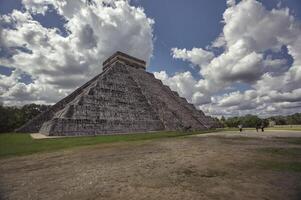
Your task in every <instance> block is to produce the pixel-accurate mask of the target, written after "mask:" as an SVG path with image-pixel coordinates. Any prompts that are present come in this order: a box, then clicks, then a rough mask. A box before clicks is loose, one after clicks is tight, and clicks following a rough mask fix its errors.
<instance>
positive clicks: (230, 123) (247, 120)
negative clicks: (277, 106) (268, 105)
mask: <svg viewBox="0 0 301 200" xmlns="http://www.w3.org/2000/svg"><path fill="white" fill-rule="evenodd" d="M220 122H221V123H222V124H223V125H224V126H225V127H238V125H239V124H242V125H243V126H244V127H256V126H258V125H262V124H263V125H264V126H265V127H268V126H269V124H270V123H271V124H274V125H297V124H301V113H295V114H293V115H287V116H282V115H278V116H272V117H268V118H260V117H258V116H256V115H245V116H240V117H229V118H227V119H226V118H225V117H224V116H222V118H221V119H220Z"/></svg>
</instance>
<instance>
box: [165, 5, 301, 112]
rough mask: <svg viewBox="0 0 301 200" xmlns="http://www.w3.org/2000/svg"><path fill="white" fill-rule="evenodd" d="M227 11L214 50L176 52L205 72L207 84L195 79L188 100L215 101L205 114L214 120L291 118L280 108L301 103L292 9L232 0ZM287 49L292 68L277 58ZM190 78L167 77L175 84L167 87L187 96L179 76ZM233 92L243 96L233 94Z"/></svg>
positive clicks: (299, 38)
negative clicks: (254, 116) (220, 117)
mask: <svg viewBox="0 0 301 200" xmlns="http://www.w3.org/2000/svg"><path fill="white" fill-rule="evenodd" d="M227 5H228V7H227V9H226V10H225V12H224V14H223V23H224V27H223V31H222V32H221V33H220V35H219V36H218V37H217V38H216V40H214V41H212V43H211V46H209V48H206V49H202V48H193V49H191V50H187V49H178V48H173V49H172V50H171V52H172V56H173V58H175V59H181V60H184V61H189V62H191V63H192V64H194V65H198V66H199V67H200V74H201V77H202V78H201V79H194V78H192V79H193V80H192V81H191V82H192V84H191V86H190V87H189V86H186V87H187V88H191V89H188V90H189V92H186V93H191V94H190V95H189V96H185V97H190V101H191V102H192V97H193V96H194V95H196V94H197V95H199V96H202V97H207V99H209V98H208V97H212V98H211V103H209V104H208V103H207V104H202V105H200V108H202V109H204V110H205V112H207V113H208V114H213V115H223V114H224V115H231V114H232V115H236V114H242V113H252V112H256V113H257V114H261V115H266V114H267V113H273V112H278V113H282V112H287V111H288V110H285V107H281V106H279V104H278V102H282V103H285V105H286V107H289V106H288V104H289V103H296V102H300V100H301V99H300V96H299V95H300V91H299V87H300V85H301V45H300V44H301V25H300V22H299V21H297V20H296V19H295V18H294V17H293V15H291V14H290V10H289V9H288V8H275V9H272V10H267V9H266V8H265V7H264V6H263V5H262V3H260V2H258V1H256V0H244V1H240V2H239V3H236V2H235V1H233V0H229V1H227ZM214 48H219V49H220V50H222V52H221V53H220V54H218V55H215V54H214V52H215V51H210V49H211V50H212V49H214ZM283 48H286V49H287V54H288V55H289V56H291V57H292V60H293V61H292V64H290V63H289V62H288V60H286V58H285V57H283V58H277V57H276V58H275V57H274V56H273V55H275V54H277V53H278V54H279V53H280V52H281V51H282V50H283ZM160 73H164V72H160ZM184 74H185V73H181V74H176V75H175V76H170V77H169V76H168V75H166V76H165V79H162V80H163V81H166V80H173V81H170V82H169V81H166V84H169V85H173V87H174V89H176V90H178V91H181V89H180V87H175V86H180V85H182V83H179V82H180V81H181V80H182V79H181V78H179V76H184ZM166 77H167V78H166ZM174 77H177V80H175V79H174ZM175 81H178V83H175ZM240 85H248V89H244V90H241V89H240V88H241V87H239V86H240ZM233 86H235V87H234V88H237V89H239V91H235V92H230V93H227V90H228V88H231V87H233ZM180 93H181V92H180ZM200 94H201V95H200ZM294 106H296V105H295V104H294ZM280 108H282V109H284V110H285V111H282V110H281V109H280ZM236 111H237V112H236ZM295 111H296V110H295Z"/></svg>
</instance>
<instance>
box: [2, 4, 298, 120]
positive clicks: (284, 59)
mask: <svg viewBox="0 0 301 200" xmlns="http://www.w3.org/2000/svg"><path fill="white" fill-rule="evenodd" d="M77 1H78V2H81V1H80V0H77ZM77 1H75V2H77ZM99 2H100V1H99ZM231 2H234V3H231ZM68 3H69V2H68ZM73 3H74V2H73ZM73 3H69V4H73ZM45 6H46V8H47V9H45ZM60 6H61V5H58V4H57V3H53V2H52V1H51V0H49V1H45V2H44V3H41V2H38V1H35V0H24V1H23V2H21V1H20V0H19V1H17V0H10V1H6V0H0V14H1V16H9V17H10V21H9V22H7V21H5V20H4V18H2V21H1V22H0V23H1V26H2V27H3V28H4V29H7V30H8V31H7V34H8V33H13V30H14V28H15V29H17V31H15V32H14V34H16V37H15V38H16V39H14V38H8V37H6V38H5V39H4V42H3V43H0V45H2V47H1V49H0V61H1V62H0V74H2V76H1V77H0V78H1V79H2V82H3V83H2V89H1V90H0V92H2V96H3V98H2V101H3V102H4V103H5V104H8V105H14V104H17V105H18V104H25V103H30V102H36V103H54V102H55V101H57V100H58V99H59V98H61V97H63V96H64V95H66V94H68V93H69V92H70V91H72V90H73V89H74V88H75V87H77V86H79V85H80V84H82V83H84V82H85V81H87V80H88V79H89V78H91V77H93V76H94V75H96V74H97V73H98V72H100V71H99V70H100V69H98V68H97V67H98V66H99V63H101V61H102V60H103V59H105V57H107V56H108V54H111V52H113V51H116V50H123V51H125V52H127V53H129V54H132V55H134V56H137V57H140V58H142V59H150V62H149V67H148V69H147V70H148V71H151V72H153V73H155V76H156V77H157V78H159V79H161V80H162V81H163V83H164V84H166V85H169V86H170V87H171V88H172V89H173V90H177V91H178V92H179V94H180V95H181V96H184V97H186V98H187V99H188V100H189V101H190V102H192V103H194V104H195V106H196V107H198V108H200V109H202V110H204V111H205V112H206V113H207V114H211V115H216V116H220V115H242V114H248V113H254V112H255V113H256V114H257V113H258V114H260V115H275V114H291V113H292V112H295V111H299V110H300V108H301V103H300V100H301V92H300V91H299V89H300V87H298V86H296V85H298V84H299V82H301V81H300V80H299V77H298V73H299V70H298V69H299V65H298V62H297V61H298V59H299V57H298V56H299V55H297V56H296V55H294V51H295V49H298V45H297V44H296V43H295V42H294V41H296V40H298V36H297V35H298V34H296V33H298V31H299V27H298V26H299V25H300V21H301V3H300V1H298V0H286V1H284V0H266V1H256V0H246V1H236V2H235V1H226V0H225V1H220V0H217V1H212V0H206V1H205V0H204V1H199V0H188V1H184V0H173V1H172V3H171V1H168V0H161V1H149V0H132V1H130V2H129V4H128V3H126V6H128V7H129V8H130V11H128V10H126V9H127V7H126V6H124V5H123V6H121V5H117V6H116V7H114V6H113V8H115V10H117V8H120V9H123V12H122V13H121V14H120V16H118V19H117V21H116V22H115V23H116V24H117V27H115V28H116V30H117V29H119V32H120V35H119V34H118V31H117V32H113V34H110V33H109V30H110V28H106V29H105V28H103V29H100V30H99V27H100V26H98V27H97V26H95V23H99V24H107V25H108V24H110V23H111V21H105V20H106V19H107V18H106V17H103V16H107V17H108V16H109V17H112V16H116V15H117V14H116V13H113V14H112V12H110V11H108V9H107V8H106V7H105V6H102V5H95V6H94V7H93V5H90V6H91V9H90V10H89V11H87V9H86V8H85V6H87V4H85V3H82V2H81V3H78V4H77V3H74V5H69V7H68V6H65V7H64V6H61V7H60ZM76 6H79V7H78V8H77V7H76ZM92 7H93V9H92ZM139 7H141V8H143V11H141V10H139ZM73 8H77V9H78V11H79V10H85V12H91V13H93V12H96V13H97V14H98V16H97V17H98V18H96V20H98V21H97V22H95V21H93V19H92V18H91V19H90V18H89V16H88V17H87V18H85V17H82V16H77V15H80V14H82V13H79V12H74V10H72V9H73ZM97 9H98V10H97ZM243 9H244V12H241V10H243ZM14 10H19V12H20V13H22V14H20V13H19V14H18V13H17V12H14ZM285 10H287V13H286V11H285ZM232 11H234V12H232ZM127 12H129V13H127ZM227 12H228V13H230V15H229V18H228V19H227V20H225V19H224V16H225V13H227ZM248 12H250V13H251V15H252V14H253V15H254V17H253V16H249V17H250V18H249V19H247V18H248V16H247V13H248ZM13 13H15V14H13ZM83 13H84V12H83ZM99 13H100V14H99ZM137 13H138V15H141V19H137V18H135V17H134V14H137ZM254 13H255V14H254ZM257 13H258V15H262V21H261V19H260V18H259V19H257V20H258V23H257V22H256V21H252V19H253V18H256V17H257V16H256V15H257ZM26 14H28V15H27V17H28V16H30V17H29V18H28V19H27V21H25V22H24V21H22V19H23V18H22V17H24V16H25V15H26ZM13 15H15V16H13ZM21 15H22V16H21ZM23 15H24V16H23ZM132 15H133V16H132ZM16 16H17V17H16ZM124 16H127V17H128V16H130V17H132V18H125V19H123V20H126V21H127V23H128V26H125V25H124V24H123V23H122V18H123V17H124ZM16 18H17V20H15V21H14V20H13V19H16ZM290 18H293V19H290ZM112 19H113V20H115V19H114V18H112ZM18 20H19V21H20V24H22V23H23V24H25V25H26V26H17V27H13V24H14V25H16V24H18V23H19V22H18ZM102 20H103V21H102ZM119 20H120V21H119ZM152 20H153V22H151V21H152ZM243 20H247V21H243ZM269 20H270V21H269ZM21 21H22V22H21ZM32 21H35V22H37V24H39V26H41V27H44V28H45V29H43V28H41V27H38V28H37V30H38V31H36V32H35V33H32V34H33V35H31V36H30V37H28V36H27V37H25V36H26V34H28V32H26V31H28V30H26V29H25V28H24V27H26V28H28V27H31V26H33V25H32V24H31V22H32ZM17 22H18V23H17ZM76 23H78V24H80V25H79V26H76V25H75V24H76ZM118 23H120V24H118ZM248 23H250V24H248ZM263 23H266V24H265V25H262V24H263ZM287 23H291V24H290V25H291V26H294V30H288V29H289V28H287V27H289V25H287ZM28 24H31V25H28ZM257 25H258V27H257ZM10 26H12V27H10ZM21 27H22V28H21ZM231 27H234V28H233V29H231ZM262 27H264V28H262ZM90 28H91V31H92V32H89V31H84V30H90ZM265 28H266V30H265ZM29 29H31V28H29ZM54 29H56V34H54V33H52V32H51V30H54ZM286 29H287V30H286ZM125 30H126V31H127V32H125V33H123V32H124V31H125ZM133 30H136V31H137V30H140V31H143V35H141V34H140V35H135V34H136V32H134V34H133V32H131V31H133ZM225 30H227V31H226V32H225ZM233 30H236V31H233ZM244 30H248V31H250V32H254V33H250V34H248V33H247V31H245V32H243V31H244ZM280 30H284V31H280ZM96 31H100V33H96ZM231 31H232V32H231ZM239 31H241V34H240V35H238V34H237V33H238V32H239ZM269 31H271V32H270V33H269ZM25 32H26V34H25ZM39 33H42V35H43V34H44V35H46V36H45V37H46V39H45V38H44V40H47V42H48V38H49V37H52V38H56V37H57V40H60V41H61V42H63V43H64V42H67V41H66V39H69V41H71V40H72V41H75V42H79V43H81V46H80V45H77V46H76V47H74V46H73V45H72V44H70V42H69V43H68V45H70V46H69V48H70V49H71V50H72V52H73V53H70V54H69V53H68V52H67V49H66V50H65V51H66V52H62V53H61V54H64V56H63V57H62V58H63V59H65V60H66V63H67V64H66V65H65V66H61V64H57V63H56V61H55V60H54V59H55V58H56V57H55V56H56V55H54V54H53V55H52V53H53V51H51V52H49V57H47V55H46V56H45V58H44V59H42V58H40V57H39V56H38V55H40V54H41V52H44V51H45V52H47V51H48V50H47V49H51V48H52V49H56V48H58V49H60V50H61V49H62V48H60V45H61V44H57V43H55V42H57V40H55V41H51V43H50V42H49V43H47V42H46V44H45V45H46V46H45V48H41V47H40V46H41V45H38V46H37V44H32V43H31V42H33V41H28V40H29V39H28V38H35V37H37V38H40V37H41V36H40V35H39ZM121 33H122V34H121ZM48 34H49V35H48ZM91 34H92V35H91ZM252 34H253V35H252ZM277 34H278V35H277ZM10 35H12V34H10ZM261 35H263V36H262V37H261ZM94 36H95V38H96V39H95V38H94ZM18 37H20V38H18ZM126 37H127V38H129V41H126V42H124V41H125V40H127V39H125V38H126ZM131 37H133V38H134V39H133V40H131ZM137 37H140V38H139V41H138V42H137V43H136V44H133V43H134V42H133V41H135V38H136V39H137ZM219 37H221V38H222V39H221V41H222V43H221V45H215V44H216V41H217V38H219ZM279 38H280V39H279ZM14 40H15V41H14ZM276 40H277V41H276ZM40 41H43V40H40ZM115 41H117V42H116V44H115ZM118 41H119V43H118ZM130 41H132V43H130ZM239 41H240V42H241V43H239ZM262 41H267V43H266V44H265V42H262ZM18 42H19V44H18ZM22 42H23V43H22ZM84 42H85V43H86V44H83V43H84ZM91 42H96V43H97V44H98V46H97V50H98V52H99V56H98V57H97V55H94V54H93V56H94V57H93V56H92V54H91V51H87V52H85V53H83V55H79V57H75V56H74V55H76V52H80V50H82V49H83V47H87V45H88V43H89V44H90V43H91ZM235 43H236V44H235ZM263 43H264V44H263ZM118 44H119V46H118ZM47 45H48V48H47ZM66 45H67V44H66ZM99 45H103V46H101V47H100V46H99ZM88 46H89V45H88ZM92 46H93V45H92ZM138 46H139V50H138ZM50 47H51V48H50ZM90 47H91V45H90ZM74 48H75V49H74ZM173 48H174V49H173ZM239 48H241V49H239ZM246 48H247V50H246ZM38 49H39V50H38ZM233 49H234V50H233ZM237 49H238V50H237ZM275 49H277V50H275ZM288 49H293V50H292V52H290V51H288ZM240 51H241V52H243V55H238V54H239V53H240ZM244 51H245V52H244ZM65 53H66V55H65ZM223 54H226V55H223ZM16 55H17V56H16ZM26 55H28V56H29V57H31V58H30V59H28V65H31V66H28V65H25V64H21V61H26V62H27V59H26ZM36 56H38V58H37V57H36ZM43 56H44V55H43ZM52 56H53V58H52ZM231 56H232V57H231ZM294 56H295V57H294ZM10 57H12V58H13V59H9V58H10ZM50 57H51V59H50ZM88 58H89V60H88ZM47 59H49V61H48V62H47V63H43V61H45V62H46V60H47ZM85 59H86V60H85ZM36 63H39V66H36ZM41 63H43V64H41ZM54 63H56V64H54ZM72 63H73V64H72ZM74 63H76V64H74ZM78 63H80V64H78ZM236 63H241V65H237V66H236ZM246 63H247V64H246ZM75 65H76V66H75ZM244 65H245V66H244ZM85 69H89V70H86V71H85V72H84V73H83V70H85ZM60 70H65V71H66V72H68V73H70V78H69V79H68V78H64V77H60V76H61V74H60V75H57V73H58V72H59V71H60ZM13 72H14V73H13ZM294 73H295V74H297V75H296V77H294V78H292V77H291V76H293V75H292V74H294ZM71 75H72V76H71ZM1 79H0V88H1ZM287 79H292V80H293V79H294V82H289V83H287V81H285V80H287ZM10 81H12V82H13V81H16V82H15V84H11V85H10V84H8V82H10ZM275 81H279V83H278V86H279V87H278V88H276V86H274V85H273V84H272V82H275ZM276 85H277V84H276ZM292 85H293V86H294V87H293V86H292ZM41 88H43V89H41ZM40 90H41V91H40ZM50 90H51V91H50ZM52 90H53V91H52ZM57 91H59V93H56V92H57ZM35 92H36V94H35V95H34V96H33V95H31V94H32V93H35ZM48 92H49V94H53V95H54V96H55V97H51V98H48V97H47V95H45V93H48ZM30 93H31V94H30ZM41 93H42V94H43V95H41ZM255 93H256V94H255ZM0 94H1V93H0ZM14 95H15V97H14ZM290 96H292V97H293V98H291V97H290ZM237 99H239V100H240V101H237ZM250 105H251V106H250ZM233 110H235V112H233Z"/></svg>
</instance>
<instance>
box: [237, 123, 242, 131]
mask: <svg viewBox="0 0 301 200" xmlns="http://www.w3.org/2000/svg"><path fill="white" fill-rule="evenodd" d="M238 128H239V132H242V124H239V125H238Z"/></svg>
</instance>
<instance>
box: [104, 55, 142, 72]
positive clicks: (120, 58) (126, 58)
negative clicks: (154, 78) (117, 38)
mask: <svg viewBox="0 0 301 200" xmlns="http://www.w3.org/2000/svg"><path fill="white" fill-rule="evenodd" d="M116 62H119V63H122V64H126V65H129V66H132V67H135V68H137V69H139V68H140V69H144V70H145V68H146V62H145V61H144V60H140V59H138V58H135V57H133V56H130V55H127V54H125V53H122V52H120V51H117V52H116V53H114V54H113V55H112V56H110V57H109V58H108V59H107V60H105V61H104V62H103V63H102V65H103V70H106V69H107V68H108V67H109V66H111V65H113V64H114V63H116Z"/></svg>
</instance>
